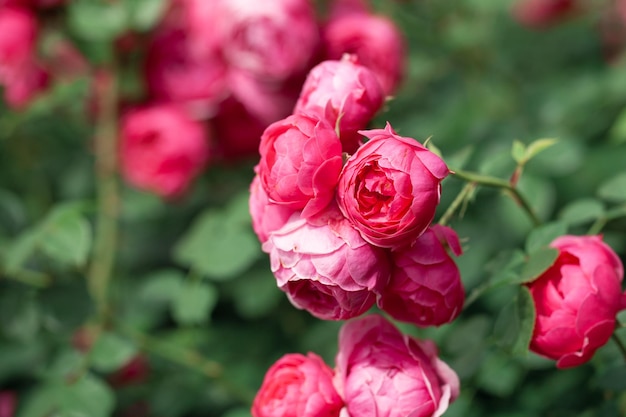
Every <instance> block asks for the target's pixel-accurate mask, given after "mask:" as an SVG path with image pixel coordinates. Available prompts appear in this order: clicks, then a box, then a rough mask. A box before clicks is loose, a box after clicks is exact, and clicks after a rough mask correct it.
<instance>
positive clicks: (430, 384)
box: [335, 315, 459, 417]
mask: <svg viewBox="0 0 626 417" xmlns="http://www.w3.org/2000/svg"><path fill="white" fill-rule="evenodd" d="M335 385H336V386H337V389H338V391H339V393H340V394H341V395H342V397H343V399H344V402H345V404H346V410H345V411H344V413H343V414H342V416H346V415H349V416H351V417H363V416H385V417H407V416H411V417H439V416H441V415H442V414H443V413H444V412H445V411H446V410H447V408H448V406H449V405H450V403H451V402H452V401H454V400H455V399H456V398H457V396H458V395H459V378H458V376H457V375H456V373H455V372H454V371H453V370H452V369H451V368H450V367H449V366H448V365H446V364H445V363H444V362H443V361H442V360H440V359H439V358H438V356H437V349H436V346H435V345H434V344H433V343H432V342H430V341H420V340H417V339H414V338H411V337H409V336H406V335H403V334H402V333H400V331H399V330H398V329H397V328H396V327H394V326H393V325H392V324H391V323H390V322H388V321H386V320H385V319H384V318H382V317H381V316H378V315H370V316H365V317H362V318H359V319H355V320H352V321H349V322H347V323H346V324H345V325H344V326H343V327H342V329H341V331H340V333H339V351H338V353H337V358H336V375H335ZM346 412H347V414H346Z"/></svg>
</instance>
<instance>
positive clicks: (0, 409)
mask: <svg viewBox="0 0 626 417" xmlns="http://www.w3.org/2000/svg"><path fill="white" fill-rule="evenodd" d="M16 406H17V395H15V393H14V392H13V391H0V417H13V415H14V413H15V408H16Z"/></svg>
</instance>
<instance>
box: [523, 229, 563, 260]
mask: <svg viewBox="0 0 626 417" xmlns="http://www.w3.org/2000/svg"><path fill="white" fill-rule="evenodd" d="M566 233H567V224H566V223H565V222H552V223H546V224H544V225H542V226H539V227H537V228H535V229H533V230H532V231H531V232H530V234H529V235H528V238H527V239H526V252H528V253H532V252H534V251H536V250H539V249H541V248H544V247H547V246H548V245H549V244H550V243H551V242H552V241H553V240H554V239H556V238H557V237H559V236H563V235H564V234H566Z"/></svg>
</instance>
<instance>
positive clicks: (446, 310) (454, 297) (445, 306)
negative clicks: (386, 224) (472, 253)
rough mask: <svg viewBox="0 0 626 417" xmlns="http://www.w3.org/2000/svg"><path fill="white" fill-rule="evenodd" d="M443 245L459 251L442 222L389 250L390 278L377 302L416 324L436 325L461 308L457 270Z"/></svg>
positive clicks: (460, 285)
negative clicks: (417, 236)
mask: <svg viewBox="0 0 626 417" xmlns="http://www.w3.org/2000/svg"><path fill="white" fill-rule="evenodd" d="M446 247H447V248H449V249H450V250H452V252H453V253H454V254H455V255H460V254H461V245H460V243H459V238H458V236H457V234H456V233H455V232H454V230H452V229H450V228H449V227H445V226H438V225H435V226H432V227H430V228H429V229H428V230H426V232H424V234H422V235H421V236H420V237H419V238H418V239H417V241H416V242H415V243H414V244H413V245H412V246H410V247H406V248H403V249H401V250H399V251H398V252H394V253H393V263H392V272H391V280H390V281H389V284H387V286H386V287H385V289H384V290H383V292H382V294H381V295H380V296H379V298H378V306H379V307H380V308H381V309H382V310H384V311H385V312H387V313H389V315H391V316H392V317H393V318H395V319H396V320H400V321H404V322H408V323H412V324H415V325H417V326H420V327H425V326H440V325H442V324H445V323H449V322H451V321H452V320H454V319H455V318H456V317H457V316H458V315H459V314H460V313H461V310H462V309H463V302H464V300H465V291H464V289H463V283H462V282H461V274H460V272H459V268H458V267H457V266H456V264H455V262H454V260H453V259H452V258H451V257H450V255H449V254H448V252H447V251H446Z"/></svg>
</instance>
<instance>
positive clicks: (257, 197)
mask: <svg viewBox="0 0 626 417" xmlns="http://www.w3.org/2000/svg"><path fill="white" fill-rule="evenodd" d="M255 171H256V169H255ZM249 205H250V216H251V217H252V228H253V229H254V232H255V233H256V235H257V237H258V238H259V241H260V242H261V243H263V242H265V241H266V240H267V238H268V236H269V234H270V233H272V232H274V231H276V230H278V229H280V228H281V227H282V226H283V225H284V224H285V223H287V220H289V218H290V217H291V215H292V214H293V213H294V210H292V209H290V208H289V207H285V206H281V205H278V204H274V203H271V202H270V201H269V199H268V198H267V193H266V192H265V190H264V189H263V186H262V185H261V179H260V178H259V176H258V174H257V175H256V176H255V177H254V179H253V180H252V184H250V204H249Z"/></svg>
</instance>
